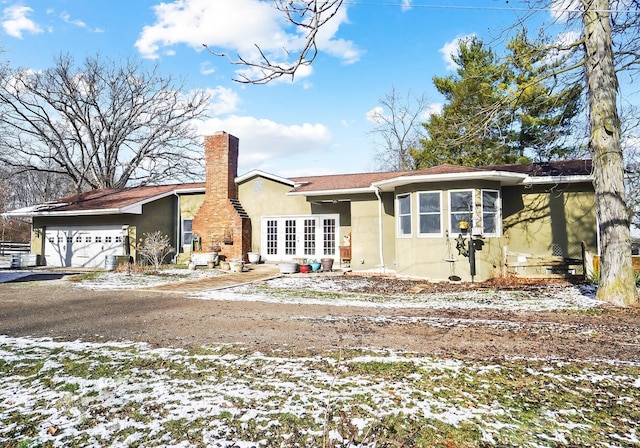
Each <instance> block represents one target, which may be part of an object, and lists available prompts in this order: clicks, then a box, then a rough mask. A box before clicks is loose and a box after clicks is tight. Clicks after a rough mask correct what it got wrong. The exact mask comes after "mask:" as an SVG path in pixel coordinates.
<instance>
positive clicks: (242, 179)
mask: <svg viewBox="0 0 640 448" xmlns="http://www.w3.org/2000/svg"><path fill="white" fill-rule="evenodd" d="M253 177H264V178H265V179H269V180H273V181H275V182H279V183H281V184H285V185H289V186H291V187H295V186H296V185H297V184H296V183H295V182H294V181H292V180H291V179H287V178H285V177H281V176H277V175H275V174H271V173H267V172H266V171H261V170H251V171H249V172H248V173H245V174H243V175H241V176H238V177H236V178H235V182H236V184H240V183H242V182H245V181H247V180H249V179H251V178H253Z"/></svg>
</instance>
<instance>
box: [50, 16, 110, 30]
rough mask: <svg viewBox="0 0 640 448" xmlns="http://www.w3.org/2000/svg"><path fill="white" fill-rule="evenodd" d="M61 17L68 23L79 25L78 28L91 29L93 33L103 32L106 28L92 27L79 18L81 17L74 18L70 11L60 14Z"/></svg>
mask: <svg viewBox="0 0 640 448" xmlns="http://www.w3.org/2000/svg"><path fill="white" fill-rule="evenodd" d="M60 18H61V19H62V20H63V21H64V22H65V23H68V24H69V25H74V26H77V27H78V28H84V29H86V30H87V31H91V32H93V33H103V32H104V30H101V29H100V28H91V27H90V26H88V25H87V24H86V23H85V22H84V21H82V20H79V19H72V18H71V15H70V14H69V13H66V12H63V13H62V14H60Z"/></svg>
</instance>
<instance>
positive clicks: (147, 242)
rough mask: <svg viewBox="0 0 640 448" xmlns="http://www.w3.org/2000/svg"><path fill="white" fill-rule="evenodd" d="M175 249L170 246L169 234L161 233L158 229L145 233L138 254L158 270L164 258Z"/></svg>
mask: <svg viewBox="0 0 640 448" xmlns="http://www.w3.org/2000/svg"><path fill="white" fill-rule="evenodd" d="M175 251H176V250H175V249H174V248H173V247H172V246H171V243H170V239H169V236H168V235H163V234H162V232H161V231H159V230H157V231H155V232H151V233H145V234H144V241H143V244H142V246H141V247H140V248H138V254H140V256H141V257H142V260H143V261H144V262H145V263H147V264H150V265H152V266H154V267H155V269H156V270H157V271H159V270H160V266H161V265H162V263H164V260H165V259H166V258H167V257H168V256H169V255H171V254H172V253H174V252H175Z"/></svg>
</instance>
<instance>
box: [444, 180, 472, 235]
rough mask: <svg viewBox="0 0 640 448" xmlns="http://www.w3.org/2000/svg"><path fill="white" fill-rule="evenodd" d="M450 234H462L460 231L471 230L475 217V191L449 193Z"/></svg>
mask: <svg viewBox="0 0 640 448" xmlns="http://www.w3.org/2000/svg"><path fill="white" fill-rule="evenodd" d="M449 211H450V216H451V219H450V220H449V225H450V228H449V232H450V233H451V234H457V233H460V229H461V228H462V229H463V230H466V229H469V230H471V226H472V225H473V223H472V219H471V218H472V216H473V190H457V191H450V192H449Z"/></svg>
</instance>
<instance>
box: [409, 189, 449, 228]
mask: <svg viewBox="0 0 640 448" xmlns="http://www.w3.org/2000/svg"><path fill="white" fill-rule="evenodd" d="M421 194H437V195H438V201H439V203H440V204H439V205H440V211H439V212H437V214H438V215H439V216H440V230H439V231H438V232H433V233H422V232H421V230H420V218H421V217H422V216H423V215H435V214H436V212H425V213H422V212H421V211H420V195H421ZM416 201H417V203H418V204H417V206H416V211H417V213H416V215H417V219H418V222H417V229H418V237H419V238H442V237H443V235H444V216H443V213H444V208H443V203H442V190H424V191H417V192H416Z"/></svg>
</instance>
